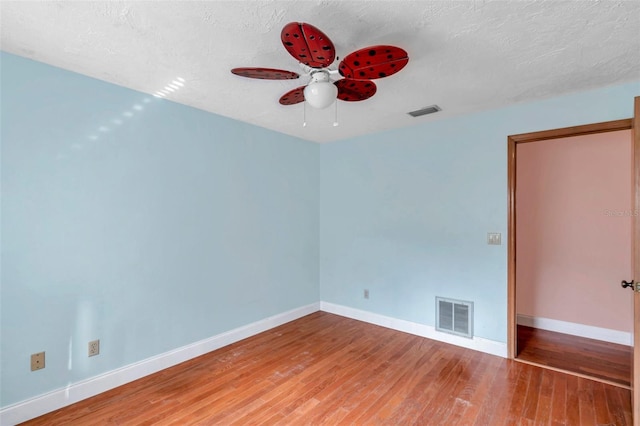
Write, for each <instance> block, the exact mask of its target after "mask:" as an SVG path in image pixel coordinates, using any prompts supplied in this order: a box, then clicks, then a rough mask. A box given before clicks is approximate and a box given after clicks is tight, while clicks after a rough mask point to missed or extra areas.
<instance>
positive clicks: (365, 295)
mask: <svg viewBox="0 0 640 426" xmlns="http://www.w3.org/2000/svg"><path fill="white" fill-rule="evenodd" d="M364 298H365V299H368V298H369V290H367V289H365V290H364Z"/></svg>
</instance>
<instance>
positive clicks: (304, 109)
mask: <svg viewBox="0 0 640 426" xmlns="http://www.w3.org/2000/svg"><path fill="white" fill-rule="evenodd" d="M302 127H307V102H306V101H302Z"/></svg>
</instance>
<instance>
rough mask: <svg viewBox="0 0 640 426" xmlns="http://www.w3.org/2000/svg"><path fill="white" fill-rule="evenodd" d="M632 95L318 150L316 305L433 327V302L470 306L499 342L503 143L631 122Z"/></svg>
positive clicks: (603, 94)
mask: <svg viewBox="0 0 640 426" xmlns="http://www.w3.org/2000/svg"><path fill="white" fill-rule="evenodd" d="M638 95H640V82H635V83H632V84H625V85H619V86H615V87H608V88H603V89H599V90H593V91H588V92H582V93H578V94H573V95H569V96H562V97H557V98H554V99H549V100H545V101H540V102H535V103H528V104H521V105H516V106H512V107H509V108H504V109H499V110H494V111H488V112H485V113H481V114H474V115H467V116H463V117H459V118H452V119H446V120H442V121H435V122H431V123H426V124H422V125H416V126H415V127H411V128H405V129H401V130H394V131H389V132H385V133H379V134H375V135H369V136H365V137H361V138H356V139H352V140H348V141H341V142H338V143H333V144H328V145H323V146H322V147H321V150H320V165H321V171H320V296H321V300H323V301H325V302H332V303H337V304H341V305H345V306H350V307H354V308H358V309H363V310H366V311H371V312H375V313H379V314H382V315H387V316H390V317H394V318H400V319H404V320H408V321H414V322H417V323H422V324H427V325H431V326H433V325H434V324H435V296H443V297H450V298H455V299H462V300H470V301H473V302H474V303H475V334H476V335H477V336H479V337H483V338H487V339H491V340H495V341H499V342H506V324H507V319H506V309H507V293H506V287H507V284H506V283H507V279H506V274H507V252H506V245H505V244H504V242H505V241H504V240H505V239H506V231H507V136H508V135H511V134H518V133H526V132H531V131H538V130H547V129H554V128H559V127H566V126H572V125H579V124H587V123H595V122H601V121H608V120H616V119H621V118H629V117H631V116H632V115H633V97H634V96H638ZM442 106H443V107H445V108H446V104H445V105H442ZM419 120H420V119H416V122H419ZM487 232H501V233H502V235H503V245H502V246H488V245H487V243H486V238H487V236H486V234H487ZM364 289H369V290H370V299H369V300H366V299H364V297H363V290H364Z"/></svg>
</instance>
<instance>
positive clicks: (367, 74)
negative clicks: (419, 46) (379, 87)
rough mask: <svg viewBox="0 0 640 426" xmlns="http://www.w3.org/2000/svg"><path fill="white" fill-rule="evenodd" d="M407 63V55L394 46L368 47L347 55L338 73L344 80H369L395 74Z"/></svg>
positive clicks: (341, 62)
mask: <svg viewBox="0 0 640 426" xmlns="http://www.w3.org/2000/svg"><path fill="white" fill-rule="evenodd" d="M408 62H409V55H408V54H407V52H406V51H405V50H404V49H401V48H399V47H396V46H370V47H365V48H364V49H360V50H357V51H355V52H353V53H350V54H348V55H347V56H346V57H345V58H344V59H343V60H342V61H340V66H339V67H338V71H340V74H341V75H342V76H344V77H346V78H355V79H360V80H369V79H376V78H383V77H388V76H390V75H392V74H395V73H397V72H398V71H400V70H401V69H402V68H404V67H405V65H407V63H408Z"/></svg>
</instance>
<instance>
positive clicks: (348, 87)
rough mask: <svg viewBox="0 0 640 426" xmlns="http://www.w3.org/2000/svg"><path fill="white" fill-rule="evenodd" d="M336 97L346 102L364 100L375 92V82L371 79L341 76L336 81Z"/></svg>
mask: <svg viewBox="0 0 640 426" xmlns="http://www.w3.org/2000/svg"><path fill="white" fill-rule="evenodd" d="M333 84H335V85H336V86H337V87H338V99H340V100H342V101H347V102H355V101H364V100H365V99H369V98H370V97H372V96H373V95H375V94H376V90H378V89H377V87H376V84H375V83H374V82H373V81H371V80H352V79H350V78H343V79H342V80H338V81H336V82H335V83H333Z"/></svg>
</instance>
